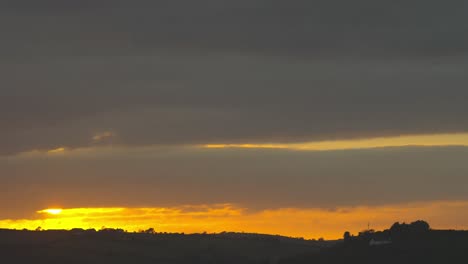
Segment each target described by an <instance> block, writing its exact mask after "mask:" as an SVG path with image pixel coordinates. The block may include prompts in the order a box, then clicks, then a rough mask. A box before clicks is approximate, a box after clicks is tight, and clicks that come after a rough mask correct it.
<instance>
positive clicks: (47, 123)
mask: <svg viewBox="0 0 468 264" xmlns="http://www.w3.org/2000/svg"><path fill="white" fill-rule="evenodd" d="M0 7H1V8H0V10H1V11H0V12H1V13H0V14H1V15H0V22H1V23H0V32H2V33H1V34H2V35H1V37H2V42H1V43H0V55H1V57H2V62H0V71H1V72H2V78H1V80H0V87H1V88H0V92H1V96H0V127H1V130H0V154H3V155H5V154H14V153H18V152H22V151H29V150H34V149H46V150H48V149H56V148H58V147H71V148H74V147H86V146H95V145H96V144H108V143H110V142H113V143H114V144H122V145H131V146H145V145H181V144H208V143H244V142H298V141H311V140H320V139H336V138H353V137H374V136H387V135H399V134H427V133H429V134H430V133H440V132H446V133H449V132H463V131H467V129H468V123H467V121H466V118H464V117H465V116H466V115H467V114H468V108H467V106H466V102H465V98H466V97H467V96H468V93H467V89H466V87H467V85H468V83H467V78H466V77H465V75H466V69H467V68H468V57H467V51H468V48H467V47H468V37H467V35H466V34H465V32H466V31H467V30H468V28H467V25H468V21H467V18H466V15H465V14H466V12H467V11H468V7H467V3H466V1H450V2H447V3H445V2H444V3H441V2H440V1H411V3H408V2H406V1H379V2H375V1H370V0H356V1H300V0H296V1H287V2H285V1H263V0H255V1H209V0H206V1H196V2H193V1H158V2H157V3H156V2H154V1H131V2H128V1H99V2H96V1H79V2H75V1H54V0H46V1H41V2H40V3H39V2H37V1H28V0H23V1H2V3H1V6H0ZM103 133H110V134H112V135H113V138H112V139H111V138H110V137H107V138H106V140H105V142H101V141H100V142H96V140H93V139H94V138H96V136H99V135H102V134H103Z"/></svg>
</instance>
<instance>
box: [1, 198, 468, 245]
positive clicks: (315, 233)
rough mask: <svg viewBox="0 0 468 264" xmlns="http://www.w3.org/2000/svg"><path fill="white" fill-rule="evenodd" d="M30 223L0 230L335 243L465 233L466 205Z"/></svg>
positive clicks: (85, 211) (85, 214) (7, 222)
mask: <svg viewBox="0 0 468 264" xmlns="http://www.w3.org/2000/svg"><path fill="white" fill-rule="evenodd" d="M38 213H40V214H41V216H38V217H36V218H32V219H16V220H13V219H4V220H0V228H10V229H23V228H26V229H29V230H35V229H37V228H38V227H41V229H42V230H47V229H66V230H70V229H73V228H83V229H90V228H93V229H97V230H99V229H101V228H102V227H106V228H122V229H124V230H127V231H130V232H132V231H139V230H146V229H148V228H154V229H155V230H156V231H157V232H177V233H181V232H184V233H200V232H205V231H206V232H208V233H219V232H223V231H233V232H249V233H264V234H279V235H285V236H291V237H304V238H319V237H323V238H326V239H337V238H341V237H342V235H343V232H344V231H350V232H351V233H353V234H356V233H357V232H359V231H362V230H363V229H365V228H366V227H367V224H368V223H369V222H370V223H371V228H373V229H377V230H382V229H385V228H388V227H389V226H390V225H391V224H393V223H394V222H395V221H405V222H410V221H415V220H418V219H423V220H427V221H428V222H429V223H430V224H431V225H432V226H433V227H434V228H441V229H468V225H467V224H466V223H468V201H440V202H425V203H412V204H396V205H383V206H373V207H365V206H360V207H341V208H335V209H334V210H329V209H320V208H279V209H268V210H260V211H249V210H246V209H245V208H240V207H237V206H234V205H230V204H222V205H202V206H181V207H167V208H70V209H66V208H64V209H58V208H49V209H44V210H41V211H38Z"/></svg>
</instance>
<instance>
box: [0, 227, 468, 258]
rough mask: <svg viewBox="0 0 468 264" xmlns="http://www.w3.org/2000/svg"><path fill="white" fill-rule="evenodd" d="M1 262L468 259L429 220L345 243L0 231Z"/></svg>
mask: <svg viewBox="0 0 468 264" xmlns="http://www.w3.org/2000/svg"><path fill="white" fill-rule="evenodd" d="M0 263H100V264H101V263H102V264H106V263H228V264H229V263H278V264H285V263H290V264H302V263H330V264H334V263H392V264H393V263H412V264H418V263H421V264H426V263H468V231H447V230H445V231H442V230H431V229H429V225H427V223H425V222H424V221H417V222H414V223H412V224H398V223H396V224H394V225H393V226H392V227H391V228H390V229H388V230H384V231H379V232H374V231H373V230H366V231H363V232H361V233H359V234H358V235H356V236H353V235H351V234H349V233H345V235H344V239H343V240H340V241H315V240H303V239H295V238H287V237H281V236H270V235H259V234H244V233H221V234H191V235H184V234H161V233H158V234H155V233H126V232H123V231H122V230H101V231H94V230H80V229H77V230H72V231H16V230H0Z"/></svg>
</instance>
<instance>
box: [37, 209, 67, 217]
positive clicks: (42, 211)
mask: <svg viewBox="0 0 468 264" xmlns="http://www.w3.org/2000/svg"><path fill="white" fill-rule="evenodd" d="M62 210H63V209H58V208H51V209H44V210H41V211H37V212H38V213H47V214H51V215H58V214H60V213H61V212H62Z"/></svg>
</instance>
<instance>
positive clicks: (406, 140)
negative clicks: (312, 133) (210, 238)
mask: <svg viewBox="0 0 468 264" xmlns="http://www.w3.org/2000/svg"><path fill="white" fill-rule="evenodd" d="M404 146H424V147H428V146H468V133H455V134H434V135H409V136H397V137H378V138H364V139H348V140H326V141H311V142H302V143H243V144H206V145H202V147H203V148H211V149H220V148H248V149H289V150H302V151H324V150H347V149H369V148H382V147H404Z"/></svg>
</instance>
